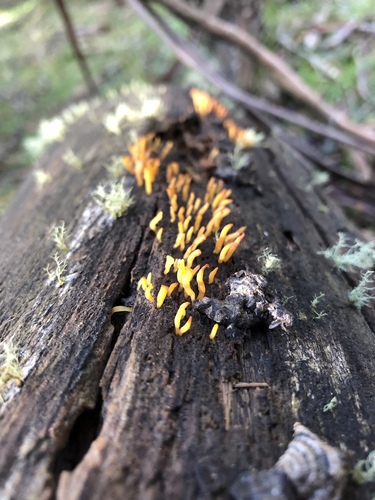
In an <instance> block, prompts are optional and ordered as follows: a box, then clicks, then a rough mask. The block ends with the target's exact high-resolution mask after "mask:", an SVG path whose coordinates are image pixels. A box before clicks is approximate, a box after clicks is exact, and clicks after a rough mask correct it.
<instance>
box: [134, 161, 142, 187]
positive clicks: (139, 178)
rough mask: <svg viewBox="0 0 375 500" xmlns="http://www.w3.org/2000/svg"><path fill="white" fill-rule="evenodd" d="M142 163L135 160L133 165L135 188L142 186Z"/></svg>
mask: <svg viewBox="0 0 375 500" xmlns="http://www.w3.org/2000/svg"><path fill="white" fill-rule="evenodd" d="M143 170H144V166H143V162H142V161H141V160H136V162H135V165H134V171H135V178H136V180H137V186H139V187H141V186H143Z"/></svg>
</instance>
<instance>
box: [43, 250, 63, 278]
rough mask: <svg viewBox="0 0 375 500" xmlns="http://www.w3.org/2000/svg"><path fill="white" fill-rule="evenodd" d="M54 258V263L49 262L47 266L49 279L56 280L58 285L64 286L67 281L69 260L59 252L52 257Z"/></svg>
mask: <svg viewBox="0 0 375 500" xmlns="http://www.w3.org/2000/svg"><path fill="white" fill-rule="evenodd" d="M52 259H53V263H52V264H48V266H47V267H46V268H45V271H46V273H47V276H48V279H49V280H51V281H56V282H57V286H63V285H65V282H66V280H65V274H66V268H67V262H66V261H63V260H62V259H61V258H60V256H59V254H58V253H57V252H56V253H55V255H54V256H53V257H52Z"/></svg>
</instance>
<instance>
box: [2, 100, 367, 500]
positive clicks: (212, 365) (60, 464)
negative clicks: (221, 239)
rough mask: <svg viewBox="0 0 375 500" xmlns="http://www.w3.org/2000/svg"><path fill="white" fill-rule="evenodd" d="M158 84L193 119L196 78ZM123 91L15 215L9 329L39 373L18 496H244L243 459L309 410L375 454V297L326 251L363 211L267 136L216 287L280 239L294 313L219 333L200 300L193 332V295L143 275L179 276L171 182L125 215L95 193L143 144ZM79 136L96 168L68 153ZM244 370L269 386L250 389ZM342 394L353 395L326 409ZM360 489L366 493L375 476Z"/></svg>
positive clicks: (20, 440) (258, 456)
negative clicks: (173, 261)
mask: <svg viewBox="0 0 375 500" xmlns="http://www.w3.org/2000/svg"><path fill="white" fill-rule="evenodd" d="M155 92H161V94H162V98H163V99H164V100H165V103H166V109H167V110H168V109H169V108H171V107H172V108H173V116H174V118H175V119H180V120H183V118H184V117H185V116H187V115H189V113H190V112H191V107H190V105H189V102H188V100H186V96H185V94H183V93H179V92H178V91H173V92H172V91H171V90H170V91H168V92H167V93H166V94H165V95H164V93H163V92H162V91H157V90H155ZM108 106H109V105H106V104H104V105H103V106H102V108H103V109H102V108H98V109H97V110H96V112H95V113H94V116H93V117H92V120H91V121H90V120H88V119H87V118H81V119H80V120H79V121H78V123H77V124H76V125H74V126H73V127H72V129H71V130H70V131H69V132H68V136H67V138H66V141H65V142H64V143H61V144H60V143H58V144H55V145H54V146H52V147H50V148H49V150H48V152H47V153H46V154H45V155H44V156H43V158H42V159H41V166H42V167H43V168H45V169H46V170H47V171H48V172H49V173H51V174H52V176H53V181H52V182H51V183H50V184H48V185H46V186H45V187H43V188H42V189H41V190H38V189H37V187H36V185H35V182H34V180H33V178H32V177H31V176H30V177H29V178H28V179H27V181H26V182H25V184H24V185H23V186H22V188H21V189H20V191H19V193H18V195H17V197H16V199H15V200H14V202H13V204H12V206H11V207H10V208H9V210H8V212H7V214H5V215H4V217H3V219H2V222H1V228H0V231H1V232H0V256H1V257H0V283H1V295H0V297H1V310H0V325H1V327H0V334H1V340H2V341H9V339H12V340H13V342H14V343H15V344H16V345H17V346H19V348H20V356H21V366H22V368H23V370H24V372H25V374H26V376H25V380H24V384H23V386H22V387H21V388H19V389H16V387H15V385H13V386H12V387H11V390H10V392H9V393H7V394H6V395H5V399H6V401H5V403H4V404H3V405H2V406H1V408H0V412H1V415H0V418H1V420H0V422H1V424H0V450H1V453H0V471H1V472H0V492H1V494H0V496H1V498H4V499H8V498H9V499H11V498H17V499H21V498H37V497H38V498H52V497H54V496H56V495H57V498H59V499H66V498H69V500H71V499H78V498H80V499H83V498H85V499H86V498H90V499H95V498H98V499H99V498H111V499H117V498H118V499H120V498H128V499H132V498H154V499H156V498H157V499H158V498H202V499H203V498H227V497H228V491H229V488H230V486H231V485H232V483H233V482H234V481H235V479H236V478H237V477H238V475H239V474H240V472H242V471H244V470H247V469H248V468H258V469H267V468H269V467H271V466H272V465H273V464H274V463H275V462H276V460H277V459H278V458H279V456H280V455H281V454H282V453H283V451H284V450H285V448H286V446H287V443H288V442H289V441H290V439H291V436H292V427H293V423H294V422H296V421H300V422H302V423H303V424H304V425H306V426H308V427H309V428H310V429H311V430H312V431H313V432H315V433H317V434H318V435H319V436H321V437H322V438H325V439H326V440H327V441H328V442H329V443H330V444H332V445H334V446H337V447H341V448H342V449H345V450H351V451H353V455H352V457H351V461H352V462H353V463H354V461H355V460H356V459H358V458H363V457H365V456H366V455H367V453H368V451H369V450H371V449H373V448H374V445H375V432H374V415H375V402H374V398H373V387H374V384H375V358H374V333H373V332H374V324H375V323H374V315H373V311H369V310H366V311H364V313H363V314H361V313H360V312H358V311H357V310H355V309H353V308H351V307H350V306H349V305H348V301H347V292H348V290H349V285H348V282H349V279H350V278H349V277H347V276H345V275H343V274H342V273H339V272H337V271H335V270H333V269H332V267H331V266H330V264H329V262H327V261H326V260H325V259H324V258H323V257H322V256H319V255H317V253H316V252H317V251H318V250H321V249H324V248H326V247H327V246H328V245H331V244H332V243H333V242H335V240H336V231H338V230H344V231H345V230H348V231H350V227H349V225H348V223H347V222H346V221H345V219H344V218H343V217H342V215H341V214H340V213H339V211H338V210H337V209H336V208H335V207H334V206H333V205H332V204H331V202H330V200H329V199H326V197H325V196H324V195H323V194H322V193H320V192H315V191H313V190H312V191H306V189H305V188H306V185H307V184H308V183H309V181H310V178H309V175H310V174H309V172H308V171H307V170H306V169H304V168H303V167H302V164H301V161H300V159H299V158H298V157H296V156H294V155H293V153H292V152H291V151H288V150H285V149H283V148H281V147H280V146H279V145H277V144H273V149H268V148H267V149H263V148H257V149H255V150H254V152H253V167H252V172H251V174H249V178H248V179H247V181H248V182H247V185H242V186H237V185H233V186H231V187H232V189H233V199H234V208H233V210H232V215H231V220H233V221H235V223H236V225H238V226H240V225H247V226H248V229H247V236H246V238H245V240H244V242H243V243H242V244H241V246H240V247H239V250H238V253H237V254H235V257H234V258H233V259H232V260H231V261H230V262H229V263H228V265H227V266H226V267H225V268H223V273H222V274H221V279H220V283H218V285H217V287H216V288H213V291H214V292H213V293H218V294H219V293H222V294H224V293H225V289H224V282H225V279H226V278H227V277H229V276H230V275H231V274H233V273H234V272H235V271H238V270H240V269H243V268H245V266H248V268H249V269H251V270H252V271H255V272H259V271H260V263H259V261H258V260H257V256H258V254H259V251H260V250H261V249H263V248H265V247H269V248H271V249H272V251H274V252H275V253H277V254H278V256H279V257H280V258H281V259H282V262H283V266H282V269H281V270H280V271H277V272H275V273H271V274H270V275H269V276H268V277H267V278H268V281H269V287H270V290H271V291H272V292H273V293H275V294H276V295H277V296H279V297H280V298H281V299H283V298H284V299H286V298H289V300H288V302H287V307H288V309H289V310H290V311H291V312H292V313H293V314H294V316H295V321H294V325H293V326H292V327H291V328H290V329H289V331H288V333H284V332H282V331H281V330H280V329H275V330H271V331H268V330H267V329H265V328H263V329H254V330H253V331H251V332H249V333H248V336H247V338H246V339H245V340H244V342H243V344H234V343H233V342H231V341H230V340H228V339H226V338H225V336H224V335H223V333H219V335H218V337H217V339H215V340H214V341H210V340H209V338H208V333H209V329H210V327H211V325H210V324H209V322H208V321H207V319H205V318H204V317H203V316H201V315H199V313H197V312H195V313H194V321H193V327H192V329H191V331H189V332H188V333H187V334H185V335H184V336H182V337H177V336H176V335H175V334H174V329H173V315H174V312H175V309H168V307H163V308H162V309H160V310H159V309H156V307H155V306H153V305H152V304H150V303H149V302H147V301H146V300H145V298H144V296H143V293H137V290H136V283H137V281H138V279H139V278H140V277H141V276H142V275H144V274H146V273H147V272H148V271H149V270H151V269H152V270H153V273H154V276H155V277H156V278H157V279H158V280H160V282H161V278H162V272H163V266H164V259H165V255H166V254H167V253H168V248H167V247H168V241H169V239H170V238H172V236H171V235H169V236H168V228H167V227H165V242H163V243H162V244H160V243H158V242H156V241H155V240H154V235H153V233H152V232H151V231H150V230H149V228H148V222H149V220H150V218H151V217H152V216H153V215H154V214H155V213H156V212H157V211H158V210H160V209H164V210H165V211H167V200H166V197H165V195H164V194H163V188H164V185H163V183H162V182H159V183H157V186H156V190H155V192H154V193H153V194H152V195H151V196H149V197H147V196H146V195H145V194H144V192H143V190H142V189H139V188H135V190H134V194H135V196H136V204H135V206H134V207H132V208H131V210H130V211H129V213H128V214H127V215H126V216H124V217H122V218H120V219H118V220H116V221H113V220H111V218H110V217H109V216H106V215H104V214H103V212H102V211H101V209H99V207H98V206H97V205H96V204H95V202H94V201H93V199H92V196H91V194H92V191H93V190H94V188H95V186H96V185H97V184H98V183H99V182H101V181H102V180H103V179H105V178H107V177H108V174H106V172H105V170H104V169H103V164H104V163H105V162H106V161H107V160H108V159H109V157H110V156H111V155H113V154H121V153H123V152H124V151H125V150H126V146H127V145H128V144H129V134H128V131H129V129H130V127H129V129H128V131H125V132H124V134H123V135H122V136H119V137H117V136H114V135H110V134H108V133H107V132H106V131H105V129H104V127H103V126H102V124H101V123H100V120H99V119H98V116H99V115H100V113H104V109H108ZM95 117H96V118H95ZM160 119H162V120H163V119H164V117H163V116H161V117H160ZM95 120H96V121H95ZM171 120H172V119H171V118H170V117H169V118H168V119H167V121H164V127H165V128H168V124H169V125H170V127H172V128H173V125H171V123H172V122H171ZM166 124H167V125H166ZM67 147H71V148H72V149H73V150H74V152H76V153H77V154H78V156H79V157H80V158H82V159H83V163H84V167H83V169H82V170H74V169H73V168H72V167H69V166H67V165H65V164H64V162H63V161H62V159H61V157H62V154H63V153H64V152H65V151H66V149H67ZM322 205H324V206H327V207H328V211H321V210H320V209H321V206H322ZM61 220H64V221H65V222H66V225H67V229H68V232H69V233H71V234H72V241H73V247H72V250H71V252H70V254H69V255H68V276H69V278H68V282H67V284H66V285H64V286H63V287H61V288H56V287H55V286H54V285H53V284H51V283H50V282H49V281H48V280H47V279H46V274H45V272H44V268H45V267H46V265H47V263H48V262H49V260H50V257H51V255H52V254H53V253H54V245H53V243H52V241H51V238H50V230H51V228H52V227H53V226H54V225H55V224H56V223H59V222H60V221H61ZM210 262H211V264H214V262H215V261H214V260H213V259H212V260H211V261H210ZM320 292H323V293H324V294H325V298H324V301H323V302H322V308H323V309H325V311H326V312H327V316H325V317H324V318H322V319H321V320H319V321H318V320H314V319H313V314H312V312H311V308H310V302H311V300H312V298H313V296H314V294H317V293H320ZM121 297H133V298H134V299H135V303H134V309H133V312H132V314H129V315H127V318H126V321H125V323H124V325H123V326H122V328H121V330H119V329H118V328H117V329H116V328H114V327H113V326H112V325H111V321H110V310H111V307H112V306H113V305H115V304H118V303H119V299H120V298H121ZM299 313H305V314H306V316H307V320H301V319H299ZM237 382H266V383H267V384H268V386H269V387H268V388H267V387H260V388H250V389H247V388H242V389H237V390H233V384H235V383H237ZM333 396H337V399H338V400H339V404H338V406H337V407H336V408H335V410H334V411H333V412H327V413H323V411H322V409H323V406H324V405H325V404H327V403H328V402H329V401H330V400H331V399H332V397H333ZM348 491H349V493H347V494H348V495H350V498H358V499H359V498H366V494H367V493H366V492H368V491H369V490H368V489H366V488H365V487H361V488H359V487H354V486H351V487H349V490H348Z"/></svg>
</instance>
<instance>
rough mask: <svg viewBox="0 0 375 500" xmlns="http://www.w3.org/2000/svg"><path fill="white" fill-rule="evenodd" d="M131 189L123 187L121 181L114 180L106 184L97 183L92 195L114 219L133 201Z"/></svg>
mask: <svg viewBox="0 0 375 500" xmlns="http://www.w3.org/2000/svg"><path fill="white" fill-rule="evenodd" d="M131 191H132V190H131V188H130V189H125V188H124V184H123V183H122V182H119V181H114V182H111V183H110V184H108V185H107V186H105V185H103V184H99V186H98V187H97V188H96V190H95V191H94V194H93V197H94V200H95V201H96V202H97V203H98V204H99V205H100V206H101V208H102V209H103V210H104V211H105V212H106V213H108V214H110V215H111V216H112V217H113V218H114V219H118V218H119V217H121V216H122V215H124V214H125V213H126V212H127V211H128V209H129V208H130V207H131V206H132V205H133V203H134V198H133V196H132V195H131Z"/></svg>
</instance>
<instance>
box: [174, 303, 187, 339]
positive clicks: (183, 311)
mask: <svg viewBox="0 0 375 500" xmlns="http://www.w3.org/2000/svg"><path fill="white" fill-rule="evenodd" d="M189 305H190V302H184V303H183V304H181V305H180V307H179V308H178V310H177V313H176V316H175V318H174V326H175V329H176V332H177V330H179V328H180V324H181V321H182V320H183V319H184V317H185V316H186V309H187V307H188V306H189Z"/></svg>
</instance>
